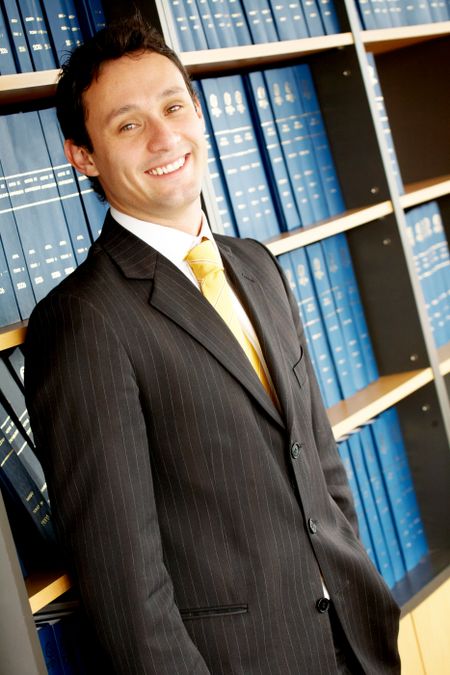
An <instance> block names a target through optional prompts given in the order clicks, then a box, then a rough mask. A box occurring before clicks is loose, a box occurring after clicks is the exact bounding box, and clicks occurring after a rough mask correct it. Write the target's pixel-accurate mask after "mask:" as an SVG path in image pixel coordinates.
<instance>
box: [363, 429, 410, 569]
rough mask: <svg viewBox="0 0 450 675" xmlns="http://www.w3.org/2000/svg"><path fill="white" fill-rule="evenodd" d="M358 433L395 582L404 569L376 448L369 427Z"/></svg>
mask: <svg viewBox="0 0 450 675" xmlns="http://www.w3.org/2000/svg"><path fill="white" fill-rule="evenodd" d="M359 434H360V441H361V446H362V449H363V456H364V462H365V465H366V470H367V476H368V478H369V481H370V485H371V488H372V494H373V498H374V501H375V506H376V508H377V512H378V517H379V519H380V524H381V527H382V530H383V533H384V538H385V540H386V543H387V549H388V554H389V558H390V560H391V566H392V571H393V573H394V579H395V581H396V582H397V581H400V579H403V577H404V576H405V574H406V569H405V564H404V562H403V554H402V551H401V549H400V544H399V541H398V535H397V530H396V527H395V525H394V520H393V518H392V512H391V508H390V504H389V500H388V498H387V494H386V488H385V484H384V480H383V475H382V473H381V469H380V465H379V462H378V457H377V449H376V446H375V444H374V442H373V435H372V433H371V431H370V429H369V427H367V426H366V427H363V428H362V429H361V430H360V432H359Z"/></svg>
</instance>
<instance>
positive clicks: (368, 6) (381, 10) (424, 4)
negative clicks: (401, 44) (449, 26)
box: [358, 0, 450, 30]
mask: <svg viewBox="0 0 450 675" xmlns="http://www.w3.org/2000/svg"><path fill="white" fill-rule="evenodd" d="M358 9H359V14H360V17H361V23H362V25H363V27H364V28H365V29H366V30H376V29H378V28H394V27H396V26H412V25H415V24H422V23H433V22H437V21H449V20H450V8H449V5H448V2H447V0H358Z"/></svg>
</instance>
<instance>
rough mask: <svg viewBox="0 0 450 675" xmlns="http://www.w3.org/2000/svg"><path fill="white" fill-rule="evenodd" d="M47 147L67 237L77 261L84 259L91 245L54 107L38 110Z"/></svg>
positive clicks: (80, 261) (78, 262)
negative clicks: (65, 224) (68, 236)
mask: <svg viewBox="0 0 450 675" xmlns="http://www.w3.org/2000/svg"><path fill="white" fill-rule="evenodd" d="M38 115H39V119H40V121H41V125H42V131H43V133H44V137H45V140H46V144H47V150H48V153H49V155H50V160H51V163H52V167H53V172H54V174H55V178H56V183H57V187H58V193H59V195H60V197H61V205H62V208H63V211H64V215H65V217H66V222H67V227H68V228H69V234H70V239H71V242H72V247H73V250H74V253H75V259H76V261H77V264H78V265H79V264H80V263H82V262H83V260H84V259H85V258H86V256H87V252H88V250H89V247H90V245H91V243H92V242H91V237H90V235H89V230H88V226H87V223H86V218H85V215H84V211H83V206H82V204H81V198H80V193H79V191H78V186H77V182H76V180H75V174H74V171H73V168H72V166H71V165H70V164H69V162H68V161H67V159H66V156H65V154H64V146H63V144H62V141H61V135H60V131H59V125H58V119H57V117H56V110H55V108H47V109H45V110H39V111H38Z"/></svg>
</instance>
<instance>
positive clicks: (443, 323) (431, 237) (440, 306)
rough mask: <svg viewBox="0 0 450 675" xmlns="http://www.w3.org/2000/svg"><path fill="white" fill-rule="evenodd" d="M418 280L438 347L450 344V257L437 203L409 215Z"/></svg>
mask: <svg viewBox="0 0 450 675" xmlns="http://www.w3.org/2000/svg"><path fill="white" fill-rule="evenodd" d="M406 224H407V230H408V235H409V241H410V245H411V248H412V253H413V257H414V263H415V268H416V273H417V277H418V278H419V281H420V285H421V288H422V293H423V298H424V302H425V307H426V311H427V315H428V321H429V325H430V329H431V332H432V334H433V337H434V342H435V345H436V347H442V346H443V345H444V344H446V343H448V342H450V255H449V249H448V242H447V239H446V236H445V231H444V227H443V224H442V217H441V213H440V210H439V205H438V203H437V202H429V203H428V204H424V205H422V206H418V207H416V208H414V209H411V210H409V211H408V212H407V213H406Z"/></svg>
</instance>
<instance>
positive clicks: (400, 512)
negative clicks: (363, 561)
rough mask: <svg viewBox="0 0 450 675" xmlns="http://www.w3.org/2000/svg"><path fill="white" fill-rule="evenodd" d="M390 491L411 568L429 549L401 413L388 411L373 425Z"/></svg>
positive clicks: (387, 490) (406, 563)
mask: <svg viewBox="0 0 450 675" xmlns="http://www.w3.org/2000/svg"><path fill="white" fill-rule="evenodd" d="M370 428H371V431H372V433H373V437H374V441H375V443H376V447H377V450H378V459H379V462H380V467H381V471H382V473H383V477H384V481H385V486H386V494H387V496H388V499H389V503H390V507H391V512H392V517H393V520H394V523H395V526H396V529H397V534H398V539H399V542H400V547H401V550H402V553H403V558H404V562H405V567H406V569H407V571H410V570H411V569H413V568H414V567H415V566H416V565H417V564H418V563H419V562H420V560H421V559H422V558H423V556H424V555H425V554H426V553H427V551H428V545H427V541H426V537H425V533H424V529H423V523H422V520H421V517H420V512H419V507H418V504H417V499H416V494H415V491H414V484H413V481H412V476H411V471H410V468H409V464H408V459H407V454H406V448H405V445H404V443H403V439H402V434H401V429H400V424H399V420H398V415H397V412H396V410H395V409H394V408H390V409H389V410H386V411H385V412H384V413H383V414H382V415H380V416H379V417H378V418H377V419H376V420H375V421H374V423H373V424H372V425H371V427H370Z"/></svg>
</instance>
